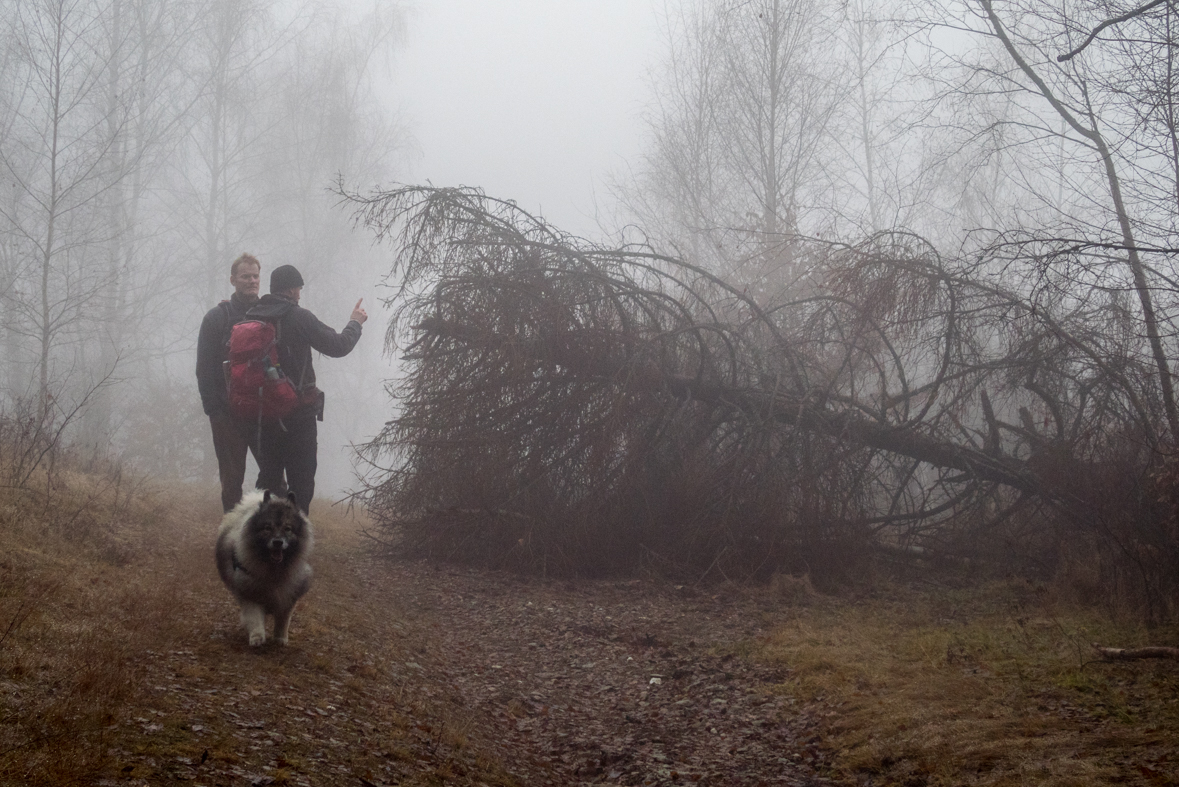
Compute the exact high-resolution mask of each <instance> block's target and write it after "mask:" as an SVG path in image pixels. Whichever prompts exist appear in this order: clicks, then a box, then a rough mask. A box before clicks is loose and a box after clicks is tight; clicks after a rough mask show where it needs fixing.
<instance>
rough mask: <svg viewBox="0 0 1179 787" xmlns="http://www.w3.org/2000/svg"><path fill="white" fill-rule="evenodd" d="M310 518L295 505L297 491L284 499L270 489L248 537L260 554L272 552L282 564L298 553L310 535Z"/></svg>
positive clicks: (272, 560)
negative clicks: (272, 493)
mask: <svg viewBox="0 0 1179 787" xmlns="http://www.w3.org/2000/svg"><path fill="white" fill-rule="evenodd" d="M306 526H307V525H306V520H305V519H304V518H303V516H302V515H301V514H300V512H299V509H298V507H297V506H296V505H295V495H294V494H290V495H287V499H286V500H283V499H282V498H279V497H271V496H270V492H269V491H268V492H266V493H265V494H264V495H263V497H262V507H261V508H259V509H258V512H257V513H256V514H254V516H252V517H250V521H249V523H248V524H247V531H248V534H249V535H248V538H249V540H250V541H251V542H252V544H253V547H254V553H255V554H257V555H268V556H269V558H270V562H271V563H275V564H281V563H284V562H286V561H289V560H292V559H294V558H295V557H297V556H298V555H299V554H300V552H301V551H302V550H301V545H302V542H303V539H304V537H305V536H306Z"/></svg>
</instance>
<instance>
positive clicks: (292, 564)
mask: <svg viewBox="0 0 1179 787" xmlns="http://www.w3.org/2000/svg"><path fill="white" fill-rule="evenodd" d="M311 545H312V533H311V522H310V520H308V519H307V517H305V516H303V512H301V511H300V510H299V508H298V507H297V506H296V505H295V496H294V494H289V495H287V497H286V499H285V500H284V499H283V498H281V497H277V496H273V495H271V494H270V492H269V490H266V491H257V492H252V493H250V494H248V495H246V497H245V498H243V499H242V501H241V502H240V503H238V504H237V506H236V507H235V508H234V509H233V510H232V511H230V512H229V513H228V514H226V515H225V518H224V519H223V520H221V532H220V533H219V534H218V536H217V550H216V557H217V571H218V572H219V573H220V574H221V581H222V582H224V583H225V586H226V587H227V588H229V592H230V593H232V594H233V596H234V598H236V599H237V600H238V603H239V604H241V607H242V625H243V626H244V627H245V629H246V632H247V633H249V635H250V644H251V645H261V644H263V643H264V642H266V616H267V615H273V616H274V638H275V639H276V640H278V641H279V642H281V643H282V644H283V645H285V644H287V629H288V628H289V627H290V625H291V612H293V611H294V609H295V602H297V601H298V600H299V598H300V597H301V596H302V595H303V594H304V593H306V592H307V590H308V588H310V587H311V566H309V565H307V557H308V556H309V555H310V554H311Z"/></svg>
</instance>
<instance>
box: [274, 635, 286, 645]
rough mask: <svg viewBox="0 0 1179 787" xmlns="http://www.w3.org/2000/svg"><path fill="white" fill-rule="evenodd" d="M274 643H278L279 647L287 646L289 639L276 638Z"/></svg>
mask: <svg viewBox="0 0 1179 787" xmlns="http://www.w3.org/2000/svg"><path fill="white" fill-rule="evenodd" d="M274 641H275V642H277V643H278V644H279V645H285V644H287V638H286V637H275V638H274Z"/></svg>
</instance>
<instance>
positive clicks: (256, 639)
mask: <svg viewBox="0 0 1179 787" xmlns="http://www.w3.org/2000/svg"><path fill="white" fill-rule="evenodd" d="M265 644H266V635H265V634H263V633H261V632H258V631H255V632H253V633H251V634H250V647H257V646H258V645H265ZM284 644H285V643H284Z"/></svg>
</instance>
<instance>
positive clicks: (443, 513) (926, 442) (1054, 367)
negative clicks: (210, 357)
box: [346, 187, 1179, 603]
mask: <svg viewBox="0 0 1179 787" xmlns="http://www.w3.org/2000/svg"><path fill="white" fill-rule="evenodd" d="M346 196H347V198H348V199H349V200H351V201H352V202H353V203H354V204H355V206H356V208H357V214H356V215H357V219H358V221H359V222H361V223H363V224H364V225H365V226H367V227H369V228H371V229H372V230H373V231H374V232H375V233H376V235H377V237H378V239H379V240H382V241H388V242H391V243H395V250H396V253H395V257H394V263H393V267H392V269H391V271H390V274H389V277H388V279H387V282H386V283H387V285H388V286H389V287H390V288H391V292H390V296H389V298H388V299H387V301H386V302H387V304H388V305H389V306H390V307H391V309H392V312H393V318H392V320H391V322H390V325H389V328H388V333H387V335H386V344H387V348H388V349H389V350H390V351H391V352H397V353H400V354H401V355H402V358H403V359H404V361H405V363H406V366H405V376H404V378H403V379H402V380H401V381H400V382H399V383H396V384H394V385H392V386H391V393H392V394H393V395H394V396H395V397H396V399H397V400H398V402H399V404H400V407H401V409H400V411H399V414H398V415H397V417H396V418H394V419H393V420H391V421H390V422H389V423H388V424H387V426H386V429H385V430H384V431H383V432H382V434H381V435H379V436H378V437H377V438H376V439H375V440H373V441H372V442H371V443H370V444H369V445H368V446H366V447H365V450H364V455H365V456H366V458H367V459H368V460H369V461H370V462H371V463H372V467H373V470H374V472H373V473H372V474H370V476H369V482H368V485H367V487H366V489H365V490H364V491H363V494H362V496H363V498H364V500H365V502H366V504H367V505H368V506H369V508H370V510H371V511H372V512H373V514H374V516H375V517H376V519H377V521H378V522H379V523H380V526H381V527H382V528H383V529H384V531H385V532H386V533H387V535H389V536H390V537H395V538H396V539H398V541H399V543H400V544H401V547H402V548H403V549H408V550H410V551H416V552H418V553H424V554H435V555H447V556H451V557H457V558H460V559H465V560H472V561H476V562H483V563H489V564H495V565H504V564H515V565H521V566H529V567H532V568H542V569H543V570H546V571H569V570H577V571H587V572H603V571H617V570H634V569H635V568H637V567H642V566H647V567H657V568H658V569H659V570H664V571H671V572H674V573H679V574H683V575H688V576H697V577H699V576H701V575H706V574H708V573H709V572H713V571H716V572H723V573H725V575H733V574H738V575H742V576H751V575H759V574H766V573H770V572H774V571H806V570H809V571H812V572H817V573H822V572H824V571H825V572H835V573H838V571H839V570H841V569H844V570H846V569H848V568H851V567H853V566H855V565H856V561H857V559H858V558H859V557H861V556H863V555H866V554H869V553H871V552H873V551H874V549H875V548H876V547H884V548H887V549H889V550H890V551H892V552H896V551H897V549H900V550H901V551H907V552H909V553H910V554H922V555H926V556H928V555H934V554H947V555H956V556H958V557H963V556H966V557H974V558H982V559H984V560H985V559H997V560H1006V561H1009V562H1010V563H1011V565H1012V567H1015V568H1019V569H1021V570H1022V569H1028V570H1031V569H1038V570H1040V571H1042V572H1051V571H1054V570H1057V569H1058V568H1059V567H1060V565H1062V561H1064V562H1066V561H1068V560H1070V559H1073V557H1075V555H1076V554H1077V553H1079V552H1080V551H1084V550H1093V549H1096V550H1097V551H1098V552H1100V553H1101V554H1102V555H1103V556H1104V557H1103V558H1102V560H1107V561H1110V563H1109V564H1110V566H1111V568H1109V570H1110V571H1111V572H1113V573H1112V574H1111V576H1114V575H1116V577H1117V579H1118V581H1125V580H1126V577H1128V576H1129V575H1130V574H1132V573H1134V572H1137V575H1138V576H1137V580H1136V581H1137V582H1138V583H1139V585H1140V588H1139V590H1140V591H1142V592H1145V593H1147V594H1149V595H1152V596H1153V597H1154V598H1156V599H1159V600H1161V599H1164V598H1168V599H1169V598H1171V594H1172V593H1173V590H1174V587H1173V583H1172V582H1171V581H1170V580H1166V579H1165V578H1164V577H1163V575H1164V573H1165V571H1161V570H1160V569H1163V568H1164V567H1166V566H1179V551H1177V548H1176V545H1175V542H1174V530H1175V525H1174V521H1175V518H1174V512H1173V506H1172V501H1170V500H1164V499H1161V498H1160V495H1159V494H1156V493H1155V492H1157V491H1158V490H1159V489H1169V488H1171V487H1169V486H1168V485H1167V484H1165V483H1163V484H1161V485H1160V484H1159V483H1158V479H1160V478H1163V477H1165V476H1167V473H1168V472H1170V470H1169V469H1168V468H1169V467H1170V466H1169V465H1167V464H1166V462H1164V461H1163V457H1164V452H1163V450H1162V448H1163V446H1164V445H1165V444H1166V442H1167V441H1168V440H1169V438H1168V437H1167V436H1166V435H1165V433H1160V432H1159V430H1158V428H1157V426H1156V425H1157V424H1160V423H1165V419H1164V418H1162V417H1161V416H1162V411H1161V409H1160V404H1159V402H1160V399H1159V397H1158V395H1157V386H1156V385H1154V379H1155V378H1154V376H1153V375H1154V369H1153V366H1152V364H1151V363H1150V356H1149V351H1148V348H1147V349H1146V350H1144V348H1143V347H1142V346H1141V341H1140V339H1139V338H1138V337H1136V336H1134V335H1133V333H1132V331H1127V330H1124V329H1122V327H1121V326H1122V325H1124V323H1125V308H1124V306H1123V305H1122V304H1121V303H1120V302H1119V301H1118V300H1117V299H1116V298H1110V297H1106V294H1105V293H1102V292H1101V291H1099V290H1094V291H1083V292H1081V291H1078V292H1062V291H1060V290H1059V289H1053V288H1041V289H1036V288H1034V287H1030V286H1028V285H1027V282H1026V281H1024V280H1021V279H1019V278H1018V277H1013V276H1011V275H1010V273H1009V270H1010V269H1008V273H1006V274H1002V275H996V274H994V273H993V272H992V271H993V270H994V266H993V265H991V263H992V260H989V259H987V258H986V257H985V256H984V257H978V258H975V259H973V260H969V261H961V260H960V261H955V262H953V263H948V262H946V261H945V260H943V259H942V258H941V257H940V256H939V255H938V254H937V253H936V252H935V251H934V250H933V249H932V248H930V247H929V246H928V244H925V243H924V242H923V241H922V240H921V239H920V238H916V237H914V236H910V235H904V234H898V233H891V234H884V235H880V236H876V237H873V238H871V239H869V240H867V241H865V242H864V243H862V244H859V245H856V246H846V245H836V244H828V243H819V242H811V243H809V244H805V246H804V245H802V244H800V243H799V242H798V241H797V240H795V241H794V242H793V243H792V246H791V253H792V254H793V255H795V259H796V260H797V259H798V258H799V257H800V256H801V257H803V258H804V265H803V266H802V267H803V268H804V269H805V270H806V275H805V276H804V277H803V278H802V279H800V280H799V281H798V282H795V283H794V285H793V286H792V287H791V288H790V289H789V290H788V291H787V292H788V293H789V297H788V298H781V299H766V298H764V297H763V296H762V295H761V294H757V293H754V294H751V293H750V292H748V291H747V290H746V289H744V288H738V287H737V286H735V285H733V284H730V283H728V282H726V281H723V280H721V279H719V278H718V277H716V276H714V275H712V274H711V273H709V272H708V271H706V270H704V269H702V268H700V267H697V266H694V265H692V264H690V263H688V262H686V261H683V260H680V259H676V258H674V257H671V256H667V255H663V254H660V253H658V252H656V251H655V250H653V249H651V248H650V247H649V246H647V245H645V244H642V243H637V244H623V245H620V246H619V247H618V248H603V247H600V246H596V245H593V244H589V243H587V242H585V241H582V240H579V239H577V238H573V237H570V236H567V235H564V234H562V233H560V232H559V231H558V230H556V229H554V228H552V227H551V226H549V225H547V224H546V223H545V222H544V221H543V220H542V219H540V218H538V217H536V216H532V215H530V214H528V213H527V212H525V211H522V210H520V209H519V208H518V207H517V206H515V205H514V204H512V203H509V202H502V201H498V200H494V199H491V198H488V197H487V196H485V195H483V194H482V193H481V192H479V191H477V190H471V189H434V188H422V187H407V188H401V189H397V190H394V191H391V192H384V193H378V194H373V195H357V194H351V195H346ZM1111 325H1112V326H1115V327H1116V328H1117V330H1112V329H1111V328H1110V326H1111ZM1152 484H1154V485H1155V486H1151V487H1150V488H1151V490H1153V491H1151V495H1150V496H1148V495H1144V494H1143V493H1144V490H1146V489H1147V487H1148V486H1150V485H1152ZM1156 487H1157V488H1156ZM458 512H463V513H461V514H460V513H458ZM475 512H481V513H478V514H476V513H475ZM1089 557H1090V556H1087V557H1086V559H1089ZM1114 564H1116V568H1115V567H1113V566H1114ZM1101 565H1102V569H1101V570H1106V569H1105V564H1101ZM1148 576H1149V577H1150V579H1149V580H1147V579H1145V577H1148ZM1172 576H1173V574H1172ZM1168 603H1169V602H1168Z"/></svg>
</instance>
